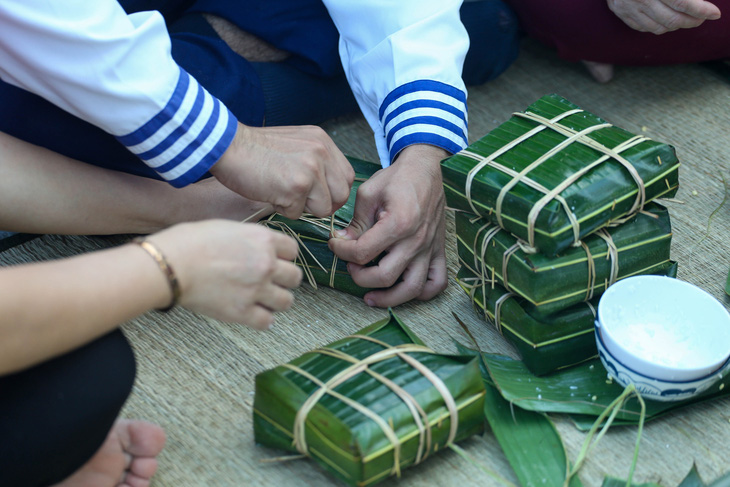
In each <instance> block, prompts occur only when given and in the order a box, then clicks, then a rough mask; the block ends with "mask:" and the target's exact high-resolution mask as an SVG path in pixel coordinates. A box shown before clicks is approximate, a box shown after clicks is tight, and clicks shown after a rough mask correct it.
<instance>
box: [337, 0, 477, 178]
mask: <svg viewBox="0 0 730 487" xmlns="http://www.w3.org/2000/svg"><path fill="white" fill-rule="evenodd" d="M324 3H325V5H326V6H327V9H328V11H329V13H330V16H331V17H332V19H333V20H334V22H335V25H336V26H337V29H338V31H339V32H340V57H341V58H342V64H343V66H344V68H345V74H346V75H347V79H348V81H349V82H350V86H351V87H352V90H353V93H354V94H355V97H356V98H357V100H358V103H359V105H360V108H361V110H362V111H363V114H364V115H365V118H366V119H367V120H368V122H369V123H370V126H371V127H372V128H373V131H374V132H375V142H376V145H377V147H378V153H379V155H380V159H381V163H382V164H383V166H388V165H389V164H390V162H391V161H392V160H393V159H394V158H395V156H396V155H397V154H398V152H400V151H401V150H403V149H404V148H405V147H407V146H409V145H412V144H419V143H425V144H431V145H436V146H439V147H442V148H444V149H446V150H447V151H449V152H451V153H454V152H458V151H459V150H461V149H463V148H464V147H466V145H467V110H466V89H465V87H464V83H463V81H462V79H461V72H462V67H463V64H464V58H465V57H466V52H467V50H468V48H469V37H468V35H467V33H466V29H464V26H463V25H462V23H461V19H460V17H459V8H460V6H461V0H400V1H398V2H391V1H386V0H360V1H353V0H324Z"/></svg>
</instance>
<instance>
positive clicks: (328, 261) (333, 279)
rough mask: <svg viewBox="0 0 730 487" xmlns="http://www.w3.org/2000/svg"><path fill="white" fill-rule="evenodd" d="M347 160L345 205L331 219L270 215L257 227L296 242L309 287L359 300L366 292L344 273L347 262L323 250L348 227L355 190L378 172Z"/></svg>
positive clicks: (375, 166)
mask: <svg viewBox="0 0 730 487" xmlns="http://www.w3.org/2000/svg"><path fill="white" fill-rule="evenodd" d="M347 159H348V160H349V161H350V164H351V165H352V167H353V169H355V182H354V183H353V185H352V190H351V191H350V197H349V198H348V200H347V203H345V204H344V205H343V206H342V208H340V209H339V210H337V211H336V212H335V214H334V217H333V218H332V219H330V218H317V217H314V216H312V215H303V216H302V217H301V218H300V219H298V220H290V219H289V218H286V217H284V216H282V215H279V214H274V215H272V216H270V217H268V218H266V219H264V220H262V221H261V222H260V223H261V224H262V225H265V226H267V227H269V228H271V229H273V230H278V231H281V232H283V233H286V234H287V235H290V236H292V237H294V239H296V240H297V242H298V243H299V256H298V257H297V265H299V266H300V267H301V268H302V269H303V270H304V274H305V276H306V278H307V280H308V281H309V283H310V284H311V285H312V286H314V287H315V288H316V287H317V284H321V285H323V286H329V287H332V288H334V289H338V290H340V291H344V292H346V293H349V294H353V295H355V296H359V297H362V296H364V295H365V293H367V292H368V291H370V289H366V288H363V287H360V286H358V285H357V284H355V282H354V281H353V280H352V277H351V276H350V273H349V272H348V271H347V262H344V261H342V260H340V259H338V258H336V257H335V254H334V253H332V251H331V250H330V249H329V247H328V246H327V241H328V240H329V239H330V235H331V232H332V231H334V230H339V229H341V228H345V227H346V226H347V225H348V224H349V223H350V220H352V215H353V212H354V209H355V195H356V193H357V189H358V188H359V187H360V185H361V184H362V183H363V182H364V181H366V180H367V179H368V178H370V176H372V175H373V174H375V173H376V172H377V171H378V170H379V169H380V165H378V164H373V163H372V162H367V161H362V160H360V159H355V158H353V157H348V158H347Z"/></svg>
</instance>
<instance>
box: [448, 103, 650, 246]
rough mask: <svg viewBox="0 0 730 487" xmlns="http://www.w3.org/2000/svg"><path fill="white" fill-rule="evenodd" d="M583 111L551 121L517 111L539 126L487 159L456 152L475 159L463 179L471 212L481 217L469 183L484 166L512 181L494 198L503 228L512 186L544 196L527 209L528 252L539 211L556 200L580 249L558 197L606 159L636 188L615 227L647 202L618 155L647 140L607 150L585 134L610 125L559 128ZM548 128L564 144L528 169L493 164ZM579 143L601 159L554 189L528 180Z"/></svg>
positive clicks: (569, 215)
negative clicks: (618, 166)
mask: <svg viewBox="0 0 730 487" xmlns="http://www.w3.org/2000/svg"><path fill="white" fill-rule="evenodd" d="M581 112H583V110H582V109H579V108H576V109H573V110H568V111H566V112H563V113H561V114H560V115H558V116H556V117H553V118H552V119H547V118H545V117H542V116H540V115H537V114H534V113H531V112H526V113H521V112H517V113H514V114H513V115H514V116H517V117H520V118H525V119H528V120H531V121H533V122H536V123H538V124H539V125H537V126H536V127H534V128H533V129H531V130H529V131H528V132H526V133H524V134H522V135H521V136H520V137H517V138H516V139H514V140H512V141H511V142H510V143H508V144H506V145H504V146H503V147H501V148H499V149H498V150H496V151H495V152H493V153H492V154H490V155H488V156H482V155H480V154H477V153H475V152H473V151H471V150H470V149H469V148H468V147H467V148H466V149H464V150H462V151H461V152H459V155H462V156H465V157H469V158H471V159H474V160H475V161H477V162H478V163H477V165H475V166H474V167H473V168H472V169H471V170H470V171H469V173H468V174H467V178H466V188H465V196H466V199H467V202H468V203H469V206H470V207H471V209H472V211H473V212H474V213H475V214H476V215H479V216H483V215H482V214H481V213H480V212H479V211H478V209H477V208H476V205H475V204H474V202H473V200H472V184H473V181H474V178H475V177H476V175H477V174H478V173H479V172H480V171H481V170H482V169H484V168H485V167H493V168H494V169H497V170H498V171H501V172H503V173H505V174H507V175H509V176H512V179H511V180H510V182H509V183H507V184H506V185H505V186H504V187H503V188H502V189H501V190H500V193H499V195H498V197H497V203H496V205H495V209H494V211H495V216H496V219H497V223H498V224H499V225H500V226H503V221H502V206H503V203H504V199H505V197H506V195H507V193H508V192H509V190H510V189H512V188H513V187H514V186H515V185H517V184H518V183H523V184H526V185H527V186H529V187H531V188H533V189H535V190H537V191H539V192H541V193H543V194H544V196H543V197H542V198H541V199H540V200H539V201H538V202H537V203H535V204H534V205H533V207H532V209H531V210H530V213H529V214H528V217H527V244H528V245H529V247H528V248H529V249H530V251H531V252H536V251H537V249H536V248H535V224H536V222H537V218H538V216H539V214H540V212H541V211H542V209H543V208H544V207H545V206H546V205H547V204H548V203H550V201H553V200H556V201H558V203H560V205H561V206H562V208H563V210H564V211H565V214H566V216H567V218H568V220H569V221H570V225H571V227H572V230H573V245H574V246H579V245H580V222H579V221H578V219H577V218H576V216H575V214H574V213H573V211H572V209H571V208H570V205H569V204H568V202H567V201H566V200H565V199H564V198H563V197H562V196H561V195H560V193H562V192H563V191H564V190H565V189H566V188H568V187H569V186H570V185H572V184H573V183H575V182H576V181H578V179H580V178H581V177H582V176H583V175H585V174H586V173H587V172H588V171H590V170H591V169H593V168H595V167H596V166H598V165H600V164H602V163H603V162H605V161H607V160H615V161H618V162H619V164H621V165H622V166H623V167H624V168H625V169H626V170H627V171H628V172H629V174H630V175H631V177H632V179H633V180H634V182H635V183H636V186H637V188H638V191H637V196H636V199H635V201H634V203H633V205H632V207H631V209H630V210H629V212H628V213H627V215H626V216H625V217H623V218H621V219H619V220H614V222H613V223H614V224H618V223H623V222H624V221H627V220H628V219H629V218H631V217H633V216H634V215H635V214H636V213H637V212H639V211H641V210H643V207H644V204H645V203H646V187H645V185H644V181H643V179H642V178H641V176H640V175H639V173H638V172H637V171H636V168H635V167H634V166H633V165H632V164H631V163H630V162H629V161H628V160H627V159H626V158H624V157H623V156H622V155H621V152H624V151H626V150H627V149H630V148H631V147H634V146H636V145H638V144H640V143H642V142H644V141H646V140H649V139H648V138H647V137H644V136H640V135H637V136H634V137H632V138H630V139H628V140H626V141H625V142H623V143H621V144H619V145H617V146H616V147H614V148H609V147H606V146H604V145H603V144H601V143H599V142H597V141H596V140H594V139H592V138H590V137H588V135H589V134H590V133H592V132H594V131H597V130H600V129H603V128H608V127H611V126H612V125H611V124H608V123H604V124H598V125H593V126H591V127H588V128H586V129H584V130H581V131H575V130H573V129H571V128H569V127H566V126H565V125H562V124H560V123H558V122H560V121H561V120H563V119H564V118H566V117H568V116H570V115H575V114H577V113H581ZM548 128H549V129H551V130H553V131H555V132H557V133H559V134H561V135H563V136H565V137H566V139H565V140H564V141H562V142H561V143H559V144H558V145H556V146H555V147H553V148H552V149H550V150H549V151H548V152H546V153H545V154H543V155H542V156H541V157H539V158H538V159H536V160H535V161H533V162H532V163H531V164H529V165H528V166H527V167H525V168H524V169H523V170H521V171H520V172H517V171H515V170H514V169H510V168H508V167H506V166H504V165H502V164H500V163H498V162H497V161H496V159H497V158H498V157H499V156H501V155H503V154H505V153H506V152H508V151H509V150H510V149H513V148H514V147H516V146H517V145H518V144H520V143H522V142H524V141H526V140H528V139H529V138H531V137H533V136H534V135H536V134H538V133H540V132H541V131H543V130H545V129H548ZM575 142H577V143H580V144H583V145H585V146H587V147H590V148H591V149H594V150H596V151H598V152H599V153H601V154H603V155H602V156H600V157H599V158H598V159H597V160H596V161H593V162H592V163H590V164H588V165H587V166H585V167H583V168H582V169H581V170H579V171H577V172H576V173H574V174H572V175H571V176H570V177H568V178H567V179H566V180H565V181H563V182H562V183H561V184H559V185H557V186H556V187H555V188H553V189H548V188H546V187H544V186H543V185H541V184H539V183H538V182H536V181H534V180H532V179H530V178H529V177H528V174H529V173H530V172H531V171H533V170H534V169H535V168H536V167H538V166H540V165H541V164H543V163H544V162H545V161H546V160H547V159H549V158H550V157H552V156H554V155H555V154H557V153H558V152H559V151H561V150H563V149H565V148H566V147H569V146H570V145H571V144H573V143H575Z"/></svg>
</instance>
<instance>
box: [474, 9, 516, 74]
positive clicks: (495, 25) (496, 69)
mask: <svg viewBox="0 0 730 487" xmlns="http://www.w3.org/2000/svg"><path fill="white" fill-rule="evenodd" d="M461 21H462V23H463V24H464V27H466V30H467V32H468V33H469V41H470V45H469V52H468V53H467V55H466V60H465V62H464V72H463V79H464V82H465V83H466V84H467V85H479V84H482V83H485V82H487V81H489V80H492V79H494V78H496V77H497V76H499V75H500V74H502V73H503V72H504V71H505V70H506V69H507V68H508V67H509V66H510V65H511V64H512V62H513V61H514V60H515V59H516V58H517V54H518V52H519V41H520V31H519V25H518V21H517V16H516V15H515V13H514V12H513V11H512V9H511V8H510V7H509V6H508V5H507V4H506V3H504V2H502V1H501V0H467V1H465V2H464V3H463V5H462V7H461Z"/></svg>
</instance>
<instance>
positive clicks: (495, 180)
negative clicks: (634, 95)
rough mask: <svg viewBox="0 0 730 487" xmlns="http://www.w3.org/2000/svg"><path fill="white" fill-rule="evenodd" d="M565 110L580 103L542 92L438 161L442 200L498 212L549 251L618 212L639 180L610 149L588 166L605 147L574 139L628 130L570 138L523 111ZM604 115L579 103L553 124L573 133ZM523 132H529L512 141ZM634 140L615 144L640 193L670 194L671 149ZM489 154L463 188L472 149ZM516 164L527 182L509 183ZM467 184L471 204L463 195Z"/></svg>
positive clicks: (649, 196)
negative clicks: (542, 202) (552, 193)
mask: <svg viewBox="0 0 730 487" xmlns="http://www.w3.org/2000/svg"><path fill="white" fill-rule="evenodd" d="M572 110H579V109H578V107H577V106H576V105H574V104H573V103H570V102H569V101H567V100H565V99H564V98H562V97H560V96H558V95H547V96H544V97H542V98H540V99H539V100H538V101H536V102H535V103H533V104H532V105H530V106H529V107H528V108H527V110H525V112H524V113H523V114H515V115H514V116H513V117H512V118H510V119H509V120H508V121H506V122H505V123H503V124H502V125H500V126H499V127H497V128H496V129H494V130H492V131H491V132H490V133H489V134H487V135H486V136H484V137H483V138H481V139H479V140H478V141H476V142H474V143H473V144H471V145H470V146H469V147H468V148H467V149H466V150H465V151H461V152H459V153H457V154H455V155H453V156H451V157H449V158H447V159H445V160H444V161H442V163H441V169H442V174H443V178H444V190H445V191H446V200H447V202H448V204H449V206H451V207H453V208H457V209H461V210H465V211H468V212H472V213H477V214H478V215H480V216H483V217H485V218H488V219H490V220H491V221H493V222H497V223H500V221H499V217H500V216H501V224H500V226H502V227H503V228H504V229H505V230H507V231H509V232H511V233H512V234H514V235H516V236H518V237H519V238H521V239H523V240H525V241H526V242H528V243H529V244H530V245H531V246H533V247H536V248H537V249H539V250H540V251H541V252H543V253H545V254H547V255H550V256H554V255H556V254H558V253H560V252H561V251H562V250H564V249H566V248H567V247H568V246H570V244H571V243H573V242H576V241H577V240H580V239H582V238H583V237H584V236H586V235H589V234H591V233H593V232H594V231H596V230H598V229H599V228H602V227H605V226H607V225H608V224H610V223H611V222H615V221H616V220H619V219H621V218H623V217H625V216H626V215H627V214H628V213H629V212H630V211H631V210H632V209H633V208H634V206H635V202H637V196H638V195H639V193H640V192H639V186H640V185H639V183H638V182H637V181H636V179H635V178H634V177H632V176H631V175H630V173H629V171H628V170H627V169H626V168H625V167H624V166H623V165H621V164H620V163H619V162H618V160H617V159H615V158H613V157H607V158H606V159H605V160H604V161H603V162H601V163H597V165H595V166H593V167H591V168H590V169H589V166H590V165H591V164H592V163H594V162H597V161H599V160H600V159H601V158H602V157H603V155H604V152H602V151H599V150H597V149H596V148H593V147H589V146H588V145H586V144H585V143H582V142H580V141H584V142H586V143H588V144H594V145H596V146H599V145H600V146H603V147H605V148H608V149H614V148H617V147H618V146H620V145H621V144H623V143H625V142H627V141H629V140H631V139H633V138H634V137H635V136H634V135H633V134H631V133H630V132H628V131H626V130H623V129H621V128H618V127H614V126H608V125H606V126H602V127H601V128H599V129H597V130H595V131H592V132H590V133H589V134H587V135H586V136H584V137H583V138H580V141H576V140H575V139H572V138H569V137H568V136H567V135H563V134H562V133H559V132H558V131H556V129H553V128H545V129H544V130H542V129H540V128H539V127H541V126H543V125H542V124H540V123H538V122H535V121H533V120H528V119H526V118H524V116H525V114H532V115H537V116H541V117H544V118H545V119H553V118H555V117H560V116H563V115H564V114H566V113H569V112H571V111H572ZM605 123H606V122H605V121H604V120H603V119H601V118H599V117H597V116H595V115H593V114H591V113H589V112H587V111H584V110H583V111H578V112H574V113H572V114H570V115H568V116H567V117H565V118H562V119H560V120H559V121H557V122H556V126H557V128H558V129H560V130H564V129H567V130H568V131H570V133H574V132H581V131H584V130H586V129H589V128H590V127H598V126H601V125H603V124H605ZM543 127H544V126H543ZM531 131H533V132H531ZM528 133H531V134H532V135H531V136H529V137H528V138H527V139H524V140H522V141H520V142H518V143H516V141H517V140H520V138H521V137H523V136H524V135H525V134H528ZM636 140H637V141H640V142H639V143H638V144H637V145H634V146H632V147H630V148H628V149H626V150H622V151H620V148H618V149H617V151H620V155H621V156H622V157H623V158H625V160H626V161H628V162H629V163H630V165H632V166H633V168H634V169H635V171H636V173H637V174H638V177H640V179H641V181H643V186H644V188H645V196H646V201H647V202H648V201H651V200H654V199H656V198H660V197H670V196H673V195H674V194H675V193H676V191H677V187H678V176H677V173H678V168H679V162H678V161H677V158H676V155H675V152H674V149H673V148H672V147H671V146H669V145H667V144H663V143H660V142H656V141H653V140H650V139H647V138H641V139H636ZM509 144H514V145H513V146H510V145H509ZM561 144H562V145H561ZM498 151H501V152H498ZM469 154H472V155H473V157H472V156H470V155H469ZM493 154H494V156H492V155H493ZM545 155H547V156H548V157H547V158H546V159H545V160H544V162H542V163H539V164H537V166H536V167H533V168H532V169H531V170H530V169H527V168H528V166H530V165H531V164H533V163H535V162H536V161H538V160H539V159H540V158H541V157H542V156H545ZM490 156H492V157H494V159H493V160H492V161H491V162H490V163H489V164H487V165H485V166H484V167H483V168H482V169H481V170H479V171H478V172H476V174H475V175H474V177H473V181H471V183H470V185H471V186H470V188H467V181H468V179H469V173H470V171H472V169H474V168H475V167H476V166H477V164H478V161H477V160H475V159H474V157H476V158H477V159H480V158H486V157H490ZM523 170H526V171H527V173H526V176H527V177H529V179H530V180H531V181H532V182H529V183H526V182H525V180H524V179H522V180H520V181H519V182H516V184H515V182H513V179H515V175H516V174H518V173H520V172H521V171H523ZM579 171H586V172H585V173H583V174H582V175H581V176H580V177H579V178H577V181H575V182H573V183H572V184H568V185H567V187H566V188H565V189H562V191H560V188H559V185H561V184H563V183H565V182H566V181H569V180H570V178H571V177H573V176H574V175H576V174H577V173H579ZM503 188H507V190H506V193H505V196H504V199H503V202H502V206H501V208H498V197H499V195H500V193H501V192H502V190H503ZM556 188H557V190H556V191H558V192H559V194H558V195H557V197H556V198H554V199H552V200H550V201H549V202H548V203H547V204H546V205H545V206H544V207H543V208H541V209H539V208H538V210H536V211H537V214H536V220H535V221H534V231H533V232H532V235H531V234H530V233H531V232H530V231H529V228H530V225H529V221H530V220H529V219H528V215H529V214H530V212H531V210H532V209H533V208H534V207H535V206H536V204H537V203H538V201H540V200H541V199H542V198H543V196H545V192H546V191H552V190H554V189H556ZM468 189H469V190H470V194H471V202H472V203H473V207H472V205H470V203H469V198H467V193H468V191H467V190H468ZM561 199H562V200H561ZM573 216H574V218H575V220H576V221H577V224H578V227H576V228H577V229H578V232H577V233H578V235H577V236H576V235H574V231H575V229H574V226H573V224H571V218H573Z"/></svg>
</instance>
